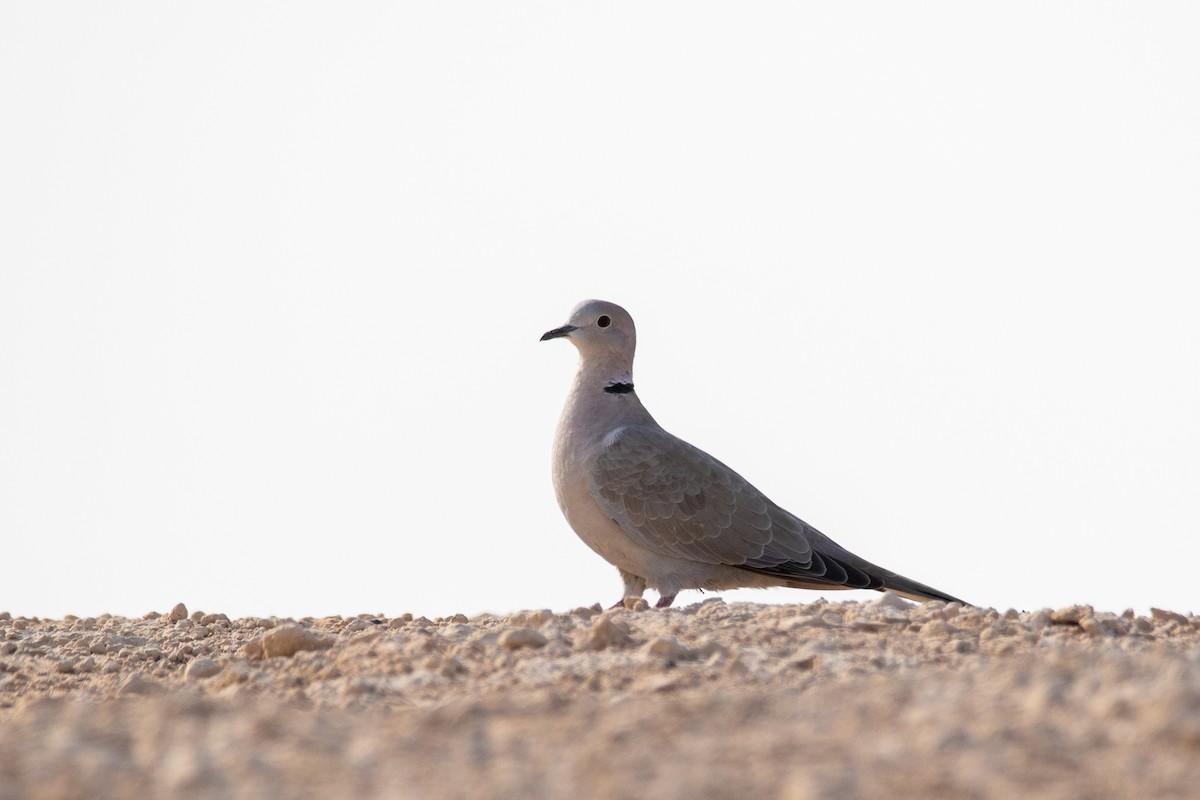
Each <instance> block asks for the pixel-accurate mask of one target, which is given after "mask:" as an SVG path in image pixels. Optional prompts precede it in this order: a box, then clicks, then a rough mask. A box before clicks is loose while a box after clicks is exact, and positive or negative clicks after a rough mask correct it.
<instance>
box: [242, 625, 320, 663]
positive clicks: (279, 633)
mask: <svg viewBox="0 0 1200 800" xmlns="http://www.w3.org/2000/svg"><path fill="white" fill-rule="evenodd" d="M332 646H333V639H331V638H329V637H327V636H322V635H321V634H319V633H314V632H313V631H310V630H308V629H306V628H301V627H300V626H299V625H295V624H287V625H280V626H279V627H276V628H272V629H271V630H270V631H268V632H267V633H265V634H263V637H262V638H261V639H259V640H257V641H254V642H250V643H249V644H247V645H246V647H245V648H244V651H243V652H244V653H245V654H246V656H247V657H248V658H250V659H251V660H256V659H258V658H279V657H288V656H293V655H295V654H296V653H299V652H300V651H302V650H325V649H327V648H330V647H332Z"/></svg>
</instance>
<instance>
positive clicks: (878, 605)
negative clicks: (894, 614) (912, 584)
mask: <svg viewBox="0 0 1200 800" xmlns="http://www.w3.org/2000/svg"><path fill="white" fill-rule="evenodd" d="M866 607H867V608H868V609H873V610H877V611H884V610H889V611H893V610H894V611H909V610H911V609H913V608H916V607H917V604H916V603H911V602H909V601H908V600H905V599H904V598H903V597H901V596H900V595H898V594H896V593H895V592H884V593H883V596H882V597H880V598H879V599H878V600H874V601H872V602H870V603H867V604H866Z"/></svg>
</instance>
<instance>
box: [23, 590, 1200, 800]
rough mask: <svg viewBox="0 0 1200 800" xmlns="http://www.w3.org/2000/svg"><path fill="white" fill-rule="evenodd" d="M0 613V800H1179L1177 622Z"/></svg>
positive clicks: (1196, 658)
mask: <svg viewBox="0 0 1200 800" xmlns="http://www.w3.org/2000/svg"><path fill="white" fill-rule="evenodd" d="M631 606H632V607H631V608H627V609H617V610H614V611H606V612H603V613H601V612H600V610H599V608H598V607H592V608H579V609H575V610H574V611H571V612H568V613H554V612H551V611H548V610H542V611H527V612H521V613H518V614H513V615H511V616H508V617H498V616H489V615H484V616H479V617H476V618H473V619H467V618H466V617H464V616H462V615H456V616H454V617H450V618H444V619H437V620H428V619H425V618H423V617H417V618H415V619H414V618H413V617H412V615H408V614H406V615H404V616H403V617H398V618H394V619H388V618H384V617H379V616H372V615H360V616H359V617H349V618H345V617H321V618H304V619H300V620H284V619H276V618H269V619H257V618H248V619H236V620H230V619H228V618H226V617H225V615H223V614H205V613H203V612H200V611H196V612H194V613H191V614H189V613H188V611H187V609H186V608H184V607H183V606H182V605H180V606H177V607H176V608H175V609H173V610H172V611H171V612H169V613H167V614H157V613H152V614H148V615H146V616H145V617H144V618H142V619H125V618H119V617H111V616H101V617H96V618H86V619H78V618H74V617H68V618H66V619H63V620H39V619H26V618H20V617H18V618H12V617H11V616H10V615H9V614H7V613H0V800H10V799H15V798H46V799H47V800H50V799H52V798H53V799H58V798H78V797H90V798H108V797H112V798H127V797H166V796H171V797H175V796H186V797H191V798H210V797H211V798H218V797H232V798H242V797H244V798H256V799H258V798H277V797H278V798H309V797H312V798H318V797H320V798H342V797H345V798H351V797H353V798H376V797H378V798H384V797H388V798H392V797H419V798H450V797H470V798H476V797H483V798H488V797H497V798H499V797H628V798H642V797H655V798H676V797H678V798H685V797H686V798H694V797H718V798H720V797H736V798H739V800H741V799H742V798H746V797H781V798H796V799H799V798H859V797H861V798H867V797H881V796H911V797H921V798H942V797H945V798H1011V797H1016V796H1020V797H1022V798H1023V800H1030V799H1034V798H1104V797H1122V798H1149V797H1154V798H1174V797H1178V798H1195V797H1200V618H1198V617H1196V616H1185V615H1182V614H1178V613H1175V612H1171V611H1163V610H1159V609H1155V610H1154V611H1153V613H1152V614H1151V615H1150V616H1147V617H1139V616H1135V615H1134V614H1133V613H1132V612H1126V613H1124V614H1114V613H1104V612H1097V611H1095V610H1093V609H1092V608H1091V607H1089V606H1074V607H1071V608H1065V609H1059V610H1053V611H1052V610H1049V609H1046V610H1041V611H1034V612H1025V613H1017V612H1016V611H997V610H992V609H986V610H984V609H975V608H969V607H968V608H962V607H960V606H958V605H957V604H951V605H945V604H942V603H928V604H925V605H923V606H915V605H912V604H910V603H907V602H906V601H904V600H901V599H899V598H897V597H895V596H891V595H884V596H882V597H881V598H880V599H879V600H877V601H874V602H869V603H853V602H850V603H827V602H825V601H817V602H814V603H810V604H807V605H785V606H769V605H757V604H743V603H737V604H730V605H727V604H725V603H724V602H722V601H721V600H720V599H712V600H708V601H706V602H704V603H700V604H698V605H693V606H687V607H683V608H679V609H667V610H662V611H658V610H647V609H646V608H645V604H644V603H641V602H640V601H639V603H637V604H631Z"/></svg>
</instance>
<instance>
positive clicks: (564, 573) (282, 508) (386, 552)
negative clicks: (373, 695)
mask: <svg viewBox="0 0 1200 800" xmlns="http://www.w3.org/2000/svg"><path fill="white" fill-rule="evenodd" d="M1198 35H1200V6H1197V5H1195V4H1191V3H1154V4H1140V5H1135V4H1128V3H1106V2H1100V3H1093V2H1088V3H1083V2H1070V3H1061V2H1051V3H1046V2H1037V3H1032V2H1030V3H1020V2H1018V3H1004V4H994V3H993V4H983V3H962V2H934V3H921V4H897V3H887V2H867V3H837V4H829V3H819V4H818V3H812V4H796V3H754V4H746V3H723V4H713V3H696V2H687V3H660V4H646V3H622V2H617V3H612V2H605V3H569V4H568V3H536V4H535V3H518V4H496V3H382V2H374V3H372V2H364V3H353V4H346V3H328V4H313V3H301V2H286V3H284V2H280V3H254V4H248V3H203V4H173V3H172V4H164V3H149V2H145V3H133V2H131V3H116V4H95V3H53V4H51V3H6V4H4V5H3V6H0V113H2V114H3V124H2V125H0V610H8V611H11V612H12V613H14V614H27V615H41V616H60V615H62V614H66V613H74V614H79V615H94V614H98V613H101V612H104V611H108V612H112V613H120V614H141V613H143V612H145V611H148V610H151V609H157V610H160V611H163V610H167V609H169V608H170V607H171V605H173V604H174V603H176V602H178V601H181V600H182V601H184V602H186V603H187V604H188V605H189V607H190V608H201V609H204V610H206V611H223V612H226V613H229V614H231V615H234V614H238V615H243V614H280V615H294V616H301V615H309V614H311V615H322V614H333V613H357V612H371V613H385V614H389V615H394V614H400V613H402V612H405V611H411V612H413V613H415V614H425V615H427V616H435V615H443V614H449V613H453V612H457V611H462V612H465V613H468V614H474V613H477V612H480V611H485V610H487V611H495V612H508V611H513V610H516V609H520V608H539V607H549V608H554V609H558V610H563V609H569V608H571V607H574V606H577V605H585V604H590V603H593V602H596V601H601V602H604V603H605V604H608V603H611V602H612V601H614V600H615V599H616V598H617V596H618V595H619V591H620V582H619V580H618V578H617V575H616V571H615V570H614V569H613V568H612V567H611V566H609V565H608V564H606V563H604V562H603V561H602V560H601V559H600V558H599V557H598V556H595V555H593V554H592V553H591V551H589V550H588V549H587V548H586V547H585V546H584V545H583V544H582V543H580V542H579V541H578V539H576V537H575V535H574V534H573V533H572V532H571V531H570V529H569V528H568V527H567V525H566V523H565V522H564V521H563V519H562V517H561V515H560V513H559V510H558V508H557V506H556V504H555V501H554V497H553V493H552V490H551V486H550V475H549V453H550V443H551V438H552V435H553V430H554V425H555V422H556V420H557V416H558V412H559V409H560V407H561V404H562V401H563V399H564V397H565V394H566V391H567V388H568V384H569V381H570V376H571V373H572V371H573V369H574V365H575V352H574V349H573V348H571V347H570V346H569V345H567V344H565V343H563V342H549V343H544V344H542V343H539V342H538V341H537V340H538V336H539V335H540V334H541V333H542V332H543V331H545V330H547V329H549V328H552V327H555V326H557V325H560V324H562V323H563V322H564V321H565V320H566V316H567V313H568V311H569V310H570V308H571V307H572V306H573V305H574V304H575V303H576V302H577V301H579V300H581V299H583V298H587V297H602V298H604V299H608V300H612V301H615V302H618V303H621V304H622V305H624V306H625V307H626V308H628V309H629V310H630V311H631V312H632V313H633V315H634V317H635V319H636V320H637V321H638V326H639V331H638V332H639V344H640V348H639V357H638V360H637V362H636V366H635V377H636V380H637V385H638V392H639V394H640V396H641V397H642V399H643V401H644V402H645V403H646V405H647V406H648V408H649V409H650V410H651V412H652V413H654V414H655V416H656V417H657V418H658V420H659V422H661V423H662V424H663V425H664V426H665V427H666V428H667V429H668V430H671V431H672V432H674V433H676V434H678V435H680V436H683V437H684V438H686V439H688V440H690V441H691V442H693V443H694V444H696V445H698V446H700V447H703V448H704V449H706V450H708V451H709V452H711V453H712V454H713V455H715V456H717V457H718V458H720V459H721V460H723V461H725V462H726V463H728V464H729V465H730V466H732V467H733V468H735V469H737V470H738V471H739V472H741V473H742V474H743V475H744V476H745V477H747V478H748V479H749V480H750V481H752V482H754V483H755V484H756V485H757V486H758V487H759V488H760V489H762V490H763V491H765V492H766V493H767V494H768V495H769V496H770V497H772V499H774V500H775V501H776V502H778V503H779V504H781V505H783V506H784V507H786V508H789V509H790V510H792V511H793V512H795V513H797V514H798V515H799V516H801V517H803V518H804V519H806V520H807V521H808V522H810V523H812V524H814V525H816V526H817V527H818V528H820V529H822V530H823V531H825V532H826V533H827V534H829V535H830V536H832V537H833V538H835V539H836V540H838V541H839V542H841V543H842V544H843V545H845V546H846V547H848V548H849V549H851V550H853V551H855V552H857V553H859V554H861V555H863V556H864V557H866V558H868V559H871V560H873V561H876V562H877V563H880V564H883V565H884V566H887V567H889V568H892V569H895V570H897V571H899V572H902V573H904V574H907V575H909V576H911V577H913V578H915V579H917V580H920V581H923V582H926V583H929V584H931V585H934V586H937V587H939V588H941V589H943V590H945V591H947V592H950V593H953V594H957V595H959V596H962V597H965V598H967V599H968V600H972V601H974V602H976V603H978V604H981V605H986V606H995V607H997V608H1000V609H1004V608H1008V607H1015V608H1018V609H1023V608H1038V607H1042V606H1054V607H1057V606H1062V605H1067V604H1070V603H1076V602H1080V603H1093V604H1095V605H1096V606H1097V607H1100V608H1104V609H1108V610H1115V611H1120V610H1122V609H1124V608H1126V607H1134V608H1136V609H1138V610H1140V611H1143V612H1144V611H1145V610H1146V609H1148V608H1149V607H1151V606H1163V607H1169V608H1173V609H1176V610H1181V611H1187V610H1195V609H1200V602H1198V601H1197V588H1196V585H1197V584H1196V581H1195V579H1194V577H1193V572H1194V570H1195V568H1196V565H1197V562H1198V561H1200V543H1198V542H1200V502H1198V493H1200V424H1198V421H1197V416H1198V414H1197V409H1200V365H1198V359H1197V355H1196V353H1197V345H1198V344H1200V313H1197V309H1198V308H1200V277H1198V274H1197V273H1198V269H1200V223H1198V220H1200V146H1198V144H1197V143H1200V102H1198V98H1200V48H1197V47H1196V41H1197V36H1198ZM817 596H818V595H817V593H814V592H803V591H796V590H785V589H776V590H771V591H768V592H749V591H743V592H732V593H726V594H725V597H726V599H752V600H770V601H773V602H775V601H778V602H798V601H807V600H811V599H814V598H815V597H817ZM828 596H829V597H831V598H832V599H852V598H857V599H865V598H868V597H870V596H872V595H869V594H857V593H830V594H829V595H828ZM648 597H649V599H651V600H653V594H650V595H649V596H648ZM697 599H700V595H698V594H697V593H694V592H692V593H687V594H685V595H683V596H681V598H680V600H681V601H683V602H691V601H694V600H697Z"/></svg>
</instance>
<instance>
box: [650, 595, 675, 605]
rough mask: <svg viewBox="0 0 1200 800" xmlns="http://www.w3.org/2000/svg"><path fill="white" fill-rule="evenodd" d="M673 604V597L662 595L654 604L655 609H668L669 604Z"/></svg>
mask: <svg viewBox="0 0 1200 800" xmlns="http://www.w3.org/2000/svg"><path fill="white" fill-rule="evenodd" d="M674 602H675V595H673V594H664V595H662V596H661V597H659V598H658V602H657V603H655V604H654V607H655V608H670V607H671V603H674Z"/></svg>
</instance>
